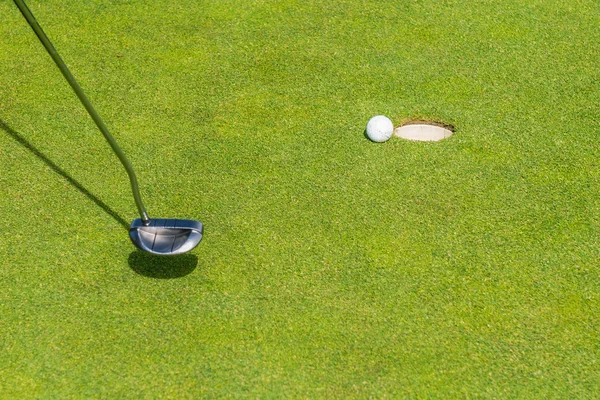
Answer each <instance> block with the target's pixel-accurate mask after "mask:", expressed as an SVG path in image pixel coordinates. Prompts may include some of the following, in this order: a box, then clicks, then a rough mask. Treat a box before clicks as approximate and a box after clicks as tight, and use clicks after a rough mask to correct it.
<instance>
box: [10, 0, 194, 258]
mask: <svg viewBox="0 0 600 400" xmlns="http://www.w3.org/2000/svg"><path fill="white" fill-rule="evenodd" d="M14 2H15V4H16V5H17V7H19V10H21V13H22V14H23V16H24V17H25V19H26V20H27V22H28V23H29V25H30V26H31V28H32V29H33V31H34V32H35V34H36V35H37V37H38V38H39V39H40V41H41V42H42V44H43V45H44V47H45V48H46V50H47V51H48V54H50V57H52V59H53V60H54V62H55V63H56V66H57V67H58V69H60V72H62V74H63V76H64V77H65V79H66V80H67V82H69V84H70V85H71V87H72V88H73V90H74V91H75V94H76V95H77V97H79V100H80V101H81V103H82V104H83V106H84V107H85V109H86V110H87V112H88V113H89V114H90V117H92V120H94V122H95V123H96V126H98V129H100V132H102V135H104V138H105V139H106V140H107V141H108V144H110V147H111V148H112V149H113V151H114V152H115V154H116V155H117V157H119V160H120V161H121V163H122V164H123V167H125V170H126V171H127V175H129V181H130V184H131V190H132V192H133V198H134V200H135V204H136V206H137V209H138V212H139V214H140V218H138V219H136V220H134V221H133V222H132V224H131V227H130V228H129V237H130V238H131V241H132V242H133V244H135V245H136V246H137V247H138V248H140V249H141V250H144V251H147V252H148V253H152V254H158V255H176V254H182V253H185V252H188V251H190V250H192V249H193V248H194V247H196V245H198V243H199V242H200V240H201V239H202V234H203V226H202V223H201V222H199V221H194V220H181V219H154V218H150V217H148V214H147V213H146V209H145V207H144V203H142V197H141V196H140V191H139V188H138V183H137V179H136V176H135V172H134V171H133V167H132V166H131V163H130V162H129V160H128V159H127V157H125V154H124V153H123V151H122V150H121V149H120V148H119V146H118V145H117V142H116V141H115V139H114V138H113V137H112V135H111V134H110V133H109V132H108V128H107V127H106V125H104V122H103V121H102V119H101V118H100V115H98V113H97V112H96V110H95V109H94V107H93V106H92V103H90V101H89V100H88V98H87V96H86V95H85V93H84V92H83V90H82V89H81V87H80V86H79V84H78V83H77V81H76V80H75V78H74V77H73V75H72V74H71V72H70V71H69V69H68V68H67V66H66V65H65V63H64V61H63V60H62V58H61V57H60V56H59V55H58V53H57V51H56V49H55V48H54V46H53V45H52V43H51V42H50V40H49V39H48V37H47V36H46V34H45V33H44V31H43V30H42V28H41V26H40V25H39V24H38V23H37V21H36V20H35V17H34V16H33V14H32V13H31V11H30V10H29V8H28V7H27V5H26V4H25V2H24V1H23V0H14Z"/></svg>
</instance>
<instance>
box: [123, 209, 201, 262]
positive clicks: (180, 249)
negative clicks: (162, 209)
mask: <svg viewBox="0 0 600 400" xmlns="http://www.w3.org/2000/svg"><path fill="white" fill-rule="evenodd" d="M203 231H204V227H203V226H202V223H201V222H199V221H194V220H185V219H158V218H151V219H150V222H149V223H148V224H147V225H145V224H144V222H143V221H142V220H141V219H139V218H138V219H136V220H135V221H133V223H132V224H131V227H130V228H129V237H130V238H131V241H132V242H133V244H135V245H136V246H137V247H138V248H139V249H141V250H144V251H147V252H148V253H152V254H158V255H177V254H183V253H186V252H188V251H190V250H192V249H193V248H194V247H196V246H197V245H198V243H200V240H201V239H202V233H203Z"/></svg>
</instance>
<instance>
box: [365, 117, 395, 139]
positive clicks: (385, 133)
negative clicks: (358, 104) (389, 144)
mask: <svg viewBox="0 0 600 400" xmlns="http://www.w3.org/2000/svg"><path fill="white" fill-rule="evenodd" d="M393 133H394V124H393V123H392V121H391V120H390V119H389V118H388V117H386V116H383V115H377V116H375V117H373V118H371V119H370V120H369V123H368V124H367V136H368V137H369V139H371V140H372V141H374V142H378V143H381V142H385V141H388V140H389V139H390V138H391V137H392V134H393Z"/></svg>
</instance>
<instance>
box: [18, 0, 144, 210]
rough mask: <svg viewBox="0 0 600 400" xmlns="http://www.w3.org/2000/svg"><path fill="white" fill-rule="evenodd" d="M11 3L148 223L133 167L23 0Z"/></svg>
mask: <svg viewBox="0 0 600 400" xmlns="http://www.w3.org/2000/svg"><path fill="white" fill-rule="evenodd" d="M13 1H14V2H15V4H16V5H17V7H18V8H19V10H21V14H23V17H25V20H27V23H29V26H31V28H32V29H33V31H34V32H35V34H36V35H37V37H38V39H39V40H40V42H42V44H43V45H44V47H45V48H46V50H47V51H48V54H50V57H52V60H54V63H55V64H56V66H57V67H58V69H59V70H60V72H62V74H63V76H64V77H65V79H66V80H67V82H69V85H71V88H73V91H74V92H75V94H76V95H77V97H78V98H79V100H80V101H81V104H83V106H84V107H85V109H86V110H87V112H88V114H89V115H90V117H91V118H92V120H93V121H94V123H95V124H96V126H97V127H98V129H100V132H102V135H103V136H104V138H105V139H106V141H107V142H108V144H109V145H110V147H111V148H112V149H113V151H114V152H115V154H116V155H117V157H119V160H120V161H121V164H123V166H124V167H125V170H126V171H127V175H129V181H130V184H131V190H132V192H133V197H134V199H135V204H136V206H137V208H138V212H139V214H140V217H141V219H142V220H143V221H144V222H147V221H149V217H148V214H147V213H146V209H145V207H144V204H143V202H142V198H141V196H140V191H139V188H138V183H137V178H136V176H135V172H134V171H133V166H132V165H131V163H130V162H129V160H128V159H127V157H126V156H125V153H123V151H122V150H121V148H120V147H119V145H118V144H117V142H116V140H115V139H114V138H113V137H112V135H111V134H110V132H109V131H108V128H107V127H106V125H105V124H104V121H102V118H100V115H99V114H98V113H97V112H96V110H95V109H94V107H93V106H92V103H91V102H90V100H89V99H88V98H87V96H86V95H85V93H84V92H83V89H81V87H80V86H79V84H78V83H77V81H76V80H75V77H74V76H73V74H71V71H69V68H67V65H66V64H65V62H64V61H63V60H62V58H61V57H60V55H59V54H58V52H57V51H56V49H55V48H54V46H53V45H52V43H51V42H50V39H48V36H46V34H45V33H44V31H43V30H42V27H41V26H40V24H38V22H37V21H36V19H35V17H34V16H33V14H32V13H31V11H30V10H29V8H28V7H27V5H26V4H25V2H24V1H23V0H13Z"/></svg>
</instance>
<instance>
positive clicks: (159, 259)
mask: <svg viewBox="0 0 600 400" xmlns="http://www.w3.org/2000/svg"><path fill="white" fill-rule="evenodd" d="M197 266H198V256H196V255H194V254H189V253H188V254H180V255H177V256H167V257H165V256H155V255H152V254H148V253H144V252H143V251H141V250H136V251H133V252H132V253H131V254H130V255H129V267H130V268H131V269H132V270H133V271H134V272H136V273H137V274H140V275H143V276H146V277H148V278H155V279H175V278H182V277H184V276H186V275H189V274H191V273H192V272H193V271H194V270H195V269H196V267H197Z"/></svg>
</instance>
